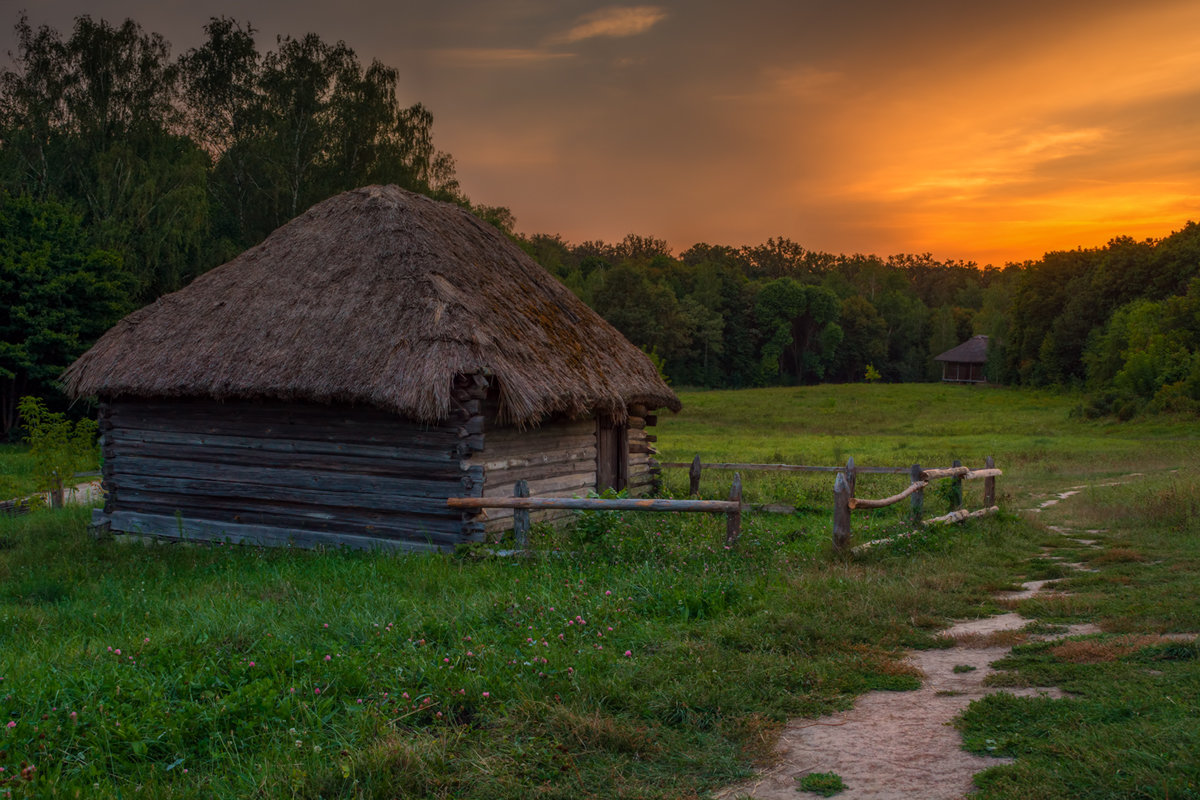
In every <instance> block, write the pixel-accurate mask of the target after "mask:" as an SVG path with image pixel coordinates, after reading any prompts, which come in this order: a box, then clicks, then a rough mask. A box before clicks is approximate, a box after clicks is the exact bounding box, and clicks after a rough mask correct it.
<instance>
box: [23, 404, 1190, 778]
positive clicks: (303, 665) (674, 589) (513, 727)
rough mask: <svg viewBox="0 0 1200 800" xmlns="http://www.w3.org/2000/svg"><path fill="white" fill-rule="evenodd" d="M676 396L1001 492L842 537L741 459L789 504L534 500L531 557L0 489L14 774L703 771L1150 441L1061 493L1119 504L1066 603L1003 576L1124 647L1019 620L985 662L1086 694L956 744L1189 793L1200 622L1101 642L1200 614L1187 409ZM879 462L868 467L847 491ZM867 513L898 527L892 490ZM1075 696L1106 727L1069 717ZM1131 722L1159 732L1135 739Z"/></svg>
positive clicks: (957, 611) (925, 612) (1013, 569)
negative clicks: (361, 549) (301, 535)
mask: <svg viewBox="0 0 1200 800" xmlns="http://www.w3.org/2000/svg"><path fill="white" fill-rule="evenodd" d="M683 400H684V404H685V411H684V412H683V413H682V414H680V415H678V416H671V415H667V414H664V415H662V416H661V417H660V421H659V428H658V431H657V433H658V434H659V446H660V449H661V450H662V451H663V457H664V459H665V460H675V459H677V460H681V461H682V460H690V459H691V457H692V456H693V455H695V454H696V453H701V454H702V455H703V457H704V458H705V460H715V459H721V460H725V459H728V460H734V459H736V460H740V461H790V462H792V463H818V464H835V463H841V462H844V460H845V458H846V457H848V456H854V458H855V459H856V461H857V462H858V463H859V464H864V465H886V466H893V465H895V466H906V465H908V464H909V463H912V462H919V463H921V464H923V465H938V466H941V465H945V464H948V462H949V460H950V459H952V458H961V459H962V460H963V461H964V462H966V463H968V464H970V465H977V464H978V463H980V462H981V461H982V458H983V456H985V455H989V454H991V455H994V456H995V458H996V460H997V463H998V464H999V465H1000V466H1001V467H1002V468H1003V469H1005V475H1004V477H1003V478H1002V479H1001V482H1000V487H999V488H1000V491H1001V499H1002V505H1004V506H1005V507H1006V508H1007V509H1009V511H1008V512H1006V513H1003V514H1001V515H999V516H998V517H992V518H987V519H985V520H980V521H975V522H973V523H971V524H969V525H968V526H965V527H962V528H957V529H953V530H939V531H933V532H930V533H927V534H925V535H922V536H919V537H915V538H913V539H909V540H906V541H905V542H904V543H903V544H901V545H897V546H895V547H881V548H879V549H878V550H877V551H872V552H870V553H869V554H868V555H864V556H861V557H856V558H853V559H848V560H844V559H839V558H835V557H833V556H832V554H831V553H830V551H829V531H830V511H829V498H830V496H831V491H832V477H831V476H829V475H824V476H803V477H797V478H787V479H782V478H779V477H770V478H766V479H764V478H761V477H752V476H747V486H748V488H747V493H748V495H749V499H751V500H764V501H765V500H771V501H776V502H784V503H788V504H791V505H795V506H797V507H798V510H797V513H795V514H788V515H778V514H777V515H767V514H751V515H747V518H746V521H745V532H744V534H743V539H742V541H741V543H740V544H739V547H738V548H737V549H735V550H726V549H725V548H724V547H722V546H721V544H720V542H721V539H722V535H723V530H724V523H723V520H721V519H720V518H719V517H712V518H710V517H706V516H704V515H633V514H630V515H626V516H624V517H622V516H619V515H615V516H592V517H583V518H581V519H580V520H579V523H578V524H577V526H576V527H575V528H574V529H572V530H565V531H560V532H552V531H548V530H542V531H540V532H539V534H538V537H537V539H538V551H537V554H536V557H534V558H532V559H529V560H524V561H515V560H512V559H496V558H488V557H483V556H480V555H478V554H470V553H467V554H460V555H458V556H413V557H400V558H397V557H389V556H382V555H375V554H362V553H342V552H338V553H311V552H291V551H267V550H259V549H254V548H233V547H222V546H217V547H192V546H165V545H159V546H140V545H125V544H118V543H114V542H100V543H97V542H93V541H92V540H90V539H89V538H88V537H87V536H86V534H85V533H84V526H85V521H86V518H87V511H86V510H85V509H79V510H67V511H62V512H51V511H47V510H43V511H38V512H36V513H33V514H30V515H28V516H26V517H21V518H16V519H9V520H0V716H2V718H3V720H5V722H3V723H0V724H3V725H5V726H6V727H4V729H3V730H0V767H3V768H4V771H3V772H0V795H2V793H3V792H9V793H11V794H12V796H14V797H21V796H50V797H53V796H63V797H75V796H87V797H130V796H149V797H178V798H191V797H196V798H199V797H206V798H207V797H214V796H218V797H234V796H236V797H306V798H318V797H321V798H330V797H347V798H349V797H364V798H365V797H369V798H389V797H399V796H404V797H480V798H484V797H486V798H506V797H513V798H516V797H520V798H530V797H547V798H552V797H562V798H568V797H570V798H578V797H596V798H608V797H664V798H666V797H689V796H704V795H706V794H707V793H708V792H710V791H712V790H714V789H716V788H719V787H720V786H723V785H727V784H729V783H731V782H733V781H735V780H738V779H740V778H743V777H745V776H746V775H748V774H749V771H750V770H752V769H753V768H754V765H755V764H756V763H759V762H761V761H762V760H763V759H766V758H768V757H769V754H770V752H771V745H772V742H773V737H774V735H775V733H776V732H777V731H778V730H779V727H780V725H781V724H782V722H783V721H784V720H785V719H787V718H789V717H793V716H800V715H819V714H822V713H827V712H829V711H832V710H835V709H840V708H845V707H847V706H849V705H851V704H852V703H853V701H854V698H855V696H857V695H858V694H860V693H862V692H864V691H867V690H870V689H892V690H904V689H907V688H911V687H913V686H915V685H916V681H917V678H916V677H915V676H914V675H912V674H910V672H909V670H908V669H907V668H905V667H904V666H903V665H902V664H900V663H899V661H898V657H899V655H900V653H901V651H902V650H903V649H905V648H914V647H916V648H920V647H938V646H945V644H946V642H944V641H942V640H939V639H938V638H937V637H936V635H935V634H936V632H937V630H939V629H940V628H941V627H943V626H944V625H945V624H946V623H947V621H948V620H950V619H952V618H962V617H972V616H980V615H984V614H989V613H994V612H996V611H997V610H999V609H998V607H997V606H996V604H995V602H994V601H993V600H992V599H991V594H992V593H993V592H994V591H996V590H998V589H1002V588H1011V587H1013V586H1014V585H1015V583H1016V582H1017V581H1019V580H1021V579H1024V578H1026V577H1027V576H1029V575H1030V574H1032V571H1033V570H1036V569H1039V567H1037V566H1036V562H1034V561H1031V558H1032V556H1034V555H1035V554H1037V553H1038V548H1039V546H1041V545H1042V544H1044V543H1045V542H1046V541H1048V539H1049V538H1050V536H1051V534H1049V533H1047V532H1046V531H1045V530H1044V529H1042V528H1040V527H1038V526H1035V525H1031V524H1029V523H1027V522H1025V521H1023V520H1022V519H1021V518H1020V517H1019V516H1018V515H1017V514H1015V513H1013V512H1012V511H1011V510H1012V509H1016V508H1022V507H1026V506H1028V505H1030V504H1032V503H1033V501H1034V500H1035V499H1037V496H1043V495H1045V494H1048V493H1049V492H1051V491H1058V490H1061V489H1063V488H1065V487H1067V486H1071V485H1075V484H1077V483H1082V482H1084V481H1088V480H1100V479H1103V478H1113V477H1116V476H1121V475H1127V474H1129V473H1131V472H1143V473H1145V475H1146V477H1145V478H1143V479H1139V480H1137V481H1135V482H1133V483H1130V484H1128V485H1125V486H1120V487H1113V488H1112V489H1096V490H1094V491H1091V492H1088V493H1087V494H1086V495H1084V496H1081V497H1080V498H1078V500H1079V501H1080V502H1079V505H1078V508H1079V509H1081V513H1084V514H1086V515H1093V516H1095V517H1096V518H1097V519H1100V520H1103V521H1104V522H1105V524H1104V525H1103V526H1102V527H1105V528H1106V529H1107V533H1105V534H1104V537H1105V544H1106V549H1104V550H1103V551H1094V552H1093V551H1089V552H1088V553H1081V554H1080V557H1081V558H1089V559H1094V560H1095V562H1096V567H1097V568H1098V569H1100V572H1098V573H1087V574H1081V575H1079V576H1073V577H1070V578H1068V579H1067V580H1068V581H1069V582H1070V585H1071V586H1072V587H1073V591H1075V594H1074V595H1072V596H1071V597H1073V598H1075V599H1072V600H1071V601H1069V602H1068V601H1056V602H1053V603H1051V602H1040V603H1031V604H1030V606H1029V607H1028V608H1025V607H1022V608H1021V611H1022V613H1025V614H1027V615H1028V616H1031V617H1036V618H1038V619H1039V620H1043V621H1044V624H1060V623H1061V622H1063V621H1071V620H1075V619H1082V618H1089V619H1096V620H1099V621H1100V622H1101V624H1102V626H1103V627H1104V629H1105V631H1107V632H1108V633H1106V634H1104V635H1102V636H1100V637H1093V638H1095V640H1096V641H1097V642H1098V643H1099V644H1098V645H1097V646H1096V648H1095V649H1096V651H1097V652H1108V650H1111V651H1113V652H1117V653H1118V656H1117V657H1115V658H1114V659H1110V660H1099V659H1095V660H1092V661H1088V660H1086V659H1084V660H1080V657H1079V656H1078V654H1076V655H1074V656H1072V657H1071V658H1065V657H1062V654H1061V653H1056V652H1054V651H1053V650H1052V649H1049V648H1040V647H1039V646H1034V645H1029V646H1027V647H1026V648H1023V649H1019V650H1018V651H1017V652H1016V653H1014V656H1013V658H1012V662H1011V664H1010V665H1009V666H1010V669H1009V670H1008V671H1006V672H1005V673H1003V676H1002V680H1006V681H1009V682H1011V683H1022V684H1028V683H1037V684H1039V685H1041V683H1044V682H1047V681H1051V682H1061V681H1067V682H1068V683H1070V688H1072V690H1073V691H1075V690H1078V691H1079V692H1080V698H1081V699H1080V700H1079V701H1075V700H1071V701H1046V704H1045V705H1037V706H1036V707H1032V706H1031V707H1029V708H1027V707H1026V706H1025V705H1024V703H1025V701H1021V703H1010V704H1008V705H1005V701H1003V700H1002V699H1001V700H997V701H988V702H986V703H981V704H976V707H973V709H972V711H971V712H970V713H968V715H967V716H966V717H965V718H964V720H963V721H962V726H963V730H964V735H965V737H966V741H967V742H968V744H969V746H971V747H973V748H975V749H978V750H980V751H984V752H996V753H1004V754H1015V755H1018V756H1020V758H1019V759H1018V761H1017V762H1016V763H1015V764H1014V765H1012V766H1004V767H999V768H997V769H995V770H992V771H989V772H988V773H985V774H984V776H982V777H981V779H980V780H981V783H982V784H983V785H984V787H985V788H984V791H985V792H986V793H988V794H987V796H989V797H1047V798H1049V797H1055V798H1058V797H1062V798H1067V797H1112V798H1116V797H1131V796H1137V797H1162V798H1168V797H1170V798H1178V797H1195V796H1200V795H1197V794H1196V792H1197V789H1196V777H1195V776H1196V769H1197V767H1196V756H1195V755H1194V754H1195V753H1196V752H1197V748H1196V747H1195V746H1194V745H1195V744H1196V741H1195V737H1196V735H1197V734H1196V732H1195V731H1194V725H1188V724H1187V723H1186V720H1188V718H1189V717H1190V718H1191V719H1193V720H1194V718H1195V716H1196V713H1197V711H1198V710H1200V697H1198V696H1197V694H1198V691H1197V686H1198V683H1200V669H1198V668H1197V667H1198V663H1200V662H1198V660H1197V658H1196V652H1195V648H1194V647H1192V648H1191V649H1188V647H1186V646H1173V645H1170V644H1169V643H1164V642H1157V641H1156V642H1155V643H1151V644H1146V645H1145V646H1139V647H1132V649H1130V647H1129V646H1126V645H1119V644H1114V645H1111V646H1109V645H1106V644H1105V643H1107V642H1109V641H1110V640H1115V639H1116V638H1117V637H1120V636H1124V635H1128V634H1130V633H1135V632H1136V633H1138V634H1146V633H1163V632H1171V631H1179V632H1182V631H1195V630H1197V629H1200V609H1198V608H1197V600H1196V598H1197V597H1198V596H1200V592H1197V589H1200V586H1198V585H1197V583H1198V580H1197V577H1196V576H1197V574H1198V573H1200V563H1198V560H1200V555H1198V553H1197V550H1196V544H1195V542H1196V537H1195V533H1196V527H1197V510H1198V509H1197V505H1196V502H1197V501H1196V500H1195V498H1196V497H1197V496H1198V495H1200V485H1198V479H1197V473H1196V466H1197V461H1198V458H1197V456H1196V427H1195V424H1194V421H1190V420H1183V419H1180V420H1170V419H1158V420H1155V421H1149V422H1134V423H1127V424H1125V425H1108V424H1104V423H1096V422H1084V421H1076V420H1073V419H1071V418H1069V416H1068V414H1069V411H1070V409H1071V407H1072V406H1073V405H1074V403H1075V401H1074V399H1073V398H1071V397H1064V396H1056V395H1050V394H1045V395H1042V394H1037V393H1030V392H1016V391H1009V390H974V389H967V388H962V387H943V386H937V385H929V386H843V387H815V388H808V389H776V390H762V391H748V392H708V393H688V394H685V395H684V396H683ZM1169 470H1179V471H1178V472H1170V471H1169ZM728 477H729V476H728V475H717V474H713V475H710V476H708V477H706V480H705V486H704V491H705V493H706V494H707V495H710V496H714V497H715V496H721V495H722V493H723V492H728ZM668 478H669V489H671V490H672V491H675V492H677V493H679V492H682V491H685V490H686V485H685V484H684V481H686V475H685V473H684V472H682V471H678V472H674V473H672V474H670V475H669V476H668ZM896 481H900V482H901V483H902V482H903V479H899V478H893V477H887V476H882V477H875V476H863V477H862V478H860V481H859V494H860V495H863V496H874V495H876V494H877V493H878V494H879V495H882V494H885V493H889V494H890V489H891V488H893V483H889V482H896ZM973 491H977V490H973ZM929 495H930V496H929V500H928V502H927V506H929V509H928V510H929V511H930V512H931V513H932V512H935V511H936V510H938V509H937V508H936V504H937V503H938V502H941V500H940V499H939V497H938V495H937V493H936V492H930V493H929ZM974 500H975V504H976V505H977V498H974ZM968 502H969V503H970V502H971V498H970V497H969V500H968ZM1062 513H1066V512H1065V511H1064V512H1062ZM855 526H856V531H857V532H858V535H860V536H867V537H871V536H878V535H883V534H885V533H887V532H890V531H893V530H898V529H900V528H901V527H902V525H901V520H900V518H899V515H898V514H897V513H894V512H893V513H890V514H885V513H882V512H877V513H876V515H875V516H873V517H867V516H866V515H863V516H862V517H859V516H856V518H855ZM1097 527H1101V526H1100V525H1097ZM1058 539H1060V540H1061V537H1058ZM1105 554H1107V555H1105ZM1041 569H1044V567H1042V568H1041ZM1106 647H1107V648H1108V649H1107V650H1106ZM1172 647H1174V649H1172ZM1083 649H1085V650H1086V649H1087V648H1083ZM1135 673H1136V681H1134V684H1135V685H1136V695H1135V699H1134V700H1133V701H1130V702H1129V703H1126V701H1125V700H1123V699H1122V698H1123V694H1122V691H1123V689H1122V687H1124V686H1126V685H1129V679H1130V677H1129V676H1130V675H1134V674H1135ZM1076 702H1079V703H1083V704H1084V705H1069V704H1071V703H1076ZM1056 703H1063V704H1068V705H1063V706H1059V705H1055V704H1056ZM1123 704H1124V705H1123ZM1026 719H1036V720H1038V721H1040V722H1041V723H1042V724H1039V725H1036V726H1029V725H1027V724H1026ZM1072 720H1082V721H1083V722H1085V723H1088V724H1091V723H1092V722H1095V724H1097V725H1099V724H1102V725H1104V726H1106V727H1104V728H1103V729H1102V730H1098V731H1094V732H1092V731H1089V729H1088V725H1087V724H1084V725H1075V726H1073V728H1072V726H1069V725H1068V726H1066V727H1067V728H1069V729H1068V730H1059V728H1060V727H1061V723H1063V722H1064V721H1067V722H1069V721H1072ZM1088 737H1091V738H1088ZM1189 737H1191V738H1189ZM1092 738H1095V739H1101V738H1102V739H1103V740H1104V741H1092ZM1130 741H1137V742H1139V743H1140V746H1139V750H1138V752H1139V753H1141V752H1142V751H1145V754H1144V756H1143V755H1135V756H1134V757H1131V756H1129V755H1128V754H1125V755H1122V751H1121V750H1120V749H1119V747H1120V745H1121V743H1124V744H1126V745H1127V744H1128V743H1129V742H1130ZM1085 747H1086V748H1094V752H1093V750H1089V757H1088V758H1087V759H1085V760H1083V761H1082V762H1078V759H1077V758H1076V755H1077V752H1076V751H1077V750H1079V749H1081V748H1085ZM1189 748H1190V749H1189ZM1077 762H1078V763H1079V764H1080V765H1077ZM1164 769H1165V772H1164V771H1163V770H1164ZM1114 770H1115V771H1119V772H1120V773H1121V774H1122V775H1125V776H1127V778H1126V780H1125V782H1124V783H1122V782H1120V781H1111V780H1106V778H1105V776H1106V775H1109V774H1110V773H1112V772H1113V771H1114ZM1133 786H1136V787H1138V788H1137V792H1140V793H1131V790H1130V787H1133Z"/></svg>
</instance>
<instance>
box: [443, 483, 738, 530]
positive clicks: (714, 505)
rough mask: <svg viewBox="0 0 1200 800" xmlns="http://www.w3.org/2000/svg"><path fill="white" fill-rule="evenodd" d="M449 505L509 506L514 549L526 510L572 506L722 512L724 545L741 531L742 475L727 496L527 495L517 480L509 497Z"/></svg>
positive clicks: (453, 501)
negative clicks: (677, 498) (609, 496)
mask: <svg viewBox="0 0 1200 800" xmlns="http://www.w3.org/2000/svg"><path fill="white" fill-rule="evenodd" d="M446 506H447V507H449V508H454V509H460V510H463V511H478V510H482V509H485V508H511V509H513V512H514V513H513V536H514V538H515V539H516V544H517V548H518V549H525V547H526V546H527V545H528V542H529V529H530V520H529V512H530V511H532V510H545V509H572V510H576V511H682V512H699V513H706V514H724V515H725V519H726V523H725V545H726V546H727V547H733V546H734V545H735V544H737V540H738V537H739V536H740V535H741V533H742V477H741V475H739V474H737V473H734V476H733V485H732V486H731V487H730V490H729V499H728V500H659V499H654V498H645V499H642V498H614V499H608V498H603V497H530V496H529V485H528V484H527V483H526V482H525V481H517V484H516V486H515V487H514V490H513V496H512V497H451V498H448V499H447V500H446Z"/></svg>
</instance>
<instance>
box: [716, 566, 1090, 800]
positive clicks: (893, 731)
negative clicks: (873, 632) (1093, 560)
mask: <svg viewBox="0 0 1200 800" xmlns="http://www.w3.org/2000/svg"><path fill="white" fill-rule="evenodd" d="M1045 583H1046V581H1030V582H1029V583H1027V584H1025V585H1024V587H1023V591H1022V592H1021V593H1012V594H1011V596H1013V597H1017V596H1020V597H1021V598H1024V597H1032V596H1033V595H1034V593H1035V592H1036V591H1037V590H1039V589H1041V588H1042V586H1043V585H1044V584H1045ZM1028 622H1029V621H1028V620H1026V619H1025V618H1023V617H1021V616H1020V615H1018V614H1015V613H1009V614H1001V615H999V616H995V617H988V618H986V619H978V620H971V621H968V622H960V623H958V624H957V625H954V626H952V627H950V628H948V629H946V630H945V631H943V633H944V634H945V635H947V636H949V637H951V638H953V639H954V640H955V641H956V645H955V646H954V647H950V648H946V649H943V650H918V651H914V652H912V653H909V655H908V656H907V658H906V659H905V660H906V661H907V662H908V663H909V664H911V665H912V666H914V667H916V668H917V669H919V670H920V671H921V672H922V673H923V674H924V675H925V680H924V682H923V684H922V686H921V688H920V689H918V690H916V691H913V692H870V693H868V694H865V695H863V696H862V697H861V698H859V699H858V701H857V703H855V706H854V708H852V709H850V710H849V711H844V712H842V713H840V714H835V715H833V716H830V717H823V718H821V719H819V720H796V721H793V722H791V723H789V724H788V726H787V727H786V728H785V729H784V731H783V734H782V735H781V736H780V740H779V745H778V754H779V763H778V764H777V765H776V766H774V767H772V768H771V769H769V770H767V771H766V772H764V773H762V774H760V775H758V776H756V777H755V778H754V779H752V780H750V781H747V782H745V783H741V784H738V785H736V786H732V787H729V788H727V789H725V790H723V791H721V792H720V793H719V794H717V797H719V798H723V799H726V800H731V799H732V798H739V797H747V798H761V800H781V799H782V798H788V799H789V800H796V798H798V797H809V796H815V795H807V794H802V795H798V794H797V792H796V787H797V780H798V779H799V778H801V777H803V776H804V775H807V774H808V773H810V772H836V773H837V774H838V775H840V776H841V778H842V781H843V782H844V783H845V784H846V790H845V791H843V792H841V793H839V794H838V795H837V796H838V797H839V798H845V800H852V799H854V800H859V799H860V800H868V798H899V797H920V798H926V799H927V800H951V799H952V798H958V797H962V796H963V795H964V794H965V793H967V792H969V791H970V790H971V786H972V784H971V776H973V775H974V774H975V773H977V772H980V771H982V770H984V769H987V768H988V767H992V766H995V765H997V764H1005V763H1008V760H1006V759H1000V758H987V757H984V756H977V755H973V754H972V753H968V752H966V751H965V750H963V749H962V737H961V736H960V735H959V733H958V731H957V730H955V729H954V728H953V727H952V726H951V721H952V720H953V719H954V718H955V717H956V716H958V714H959V713H960V712H961V711H962V710H963V709H965V708H966V707H967V705H968V704H969V703H970V702H971V701H972V700H977V699H979V698H981V697H983V696H984V695H986V694H990V693H991V692H994V691H996V690H995V689H991V688H988V687H985V686H984V685H983V682H984V678H986V677H987V676H988V675H989V674H991V673H992V672H993V670H992V669H991V666H990V664H991V663H992V662H993V661H996V660H998V659H1000V658H1003V657H1004V656H1005V655H1007V654H1008V652H1009V650H1010V649H1011V648H1012V645H1013V643H1014V641H1017V640H1022V639H1026V638H1028V637H1027V635H1026V634H1023V633H1020V631H1021V629H1022V628H1024V627H1025V626H1026V625H1027V624H1028ZM1090 632H1094V631H1093V630H1092V629H1084V628H1079V629H1072V630H1070V631H1069V632H1068V633H1066V634H1063V635H1064V636H1066V635H1078V634H1081V633H1090ZM956 667H957V668H958V671H955V668H956ZM1007 691H1012V692H1013V693H1014V694H1020V695H1039V694H1040V695H1046V696H1051V697H1060V696H1062V695H1061V693H1060V692H1058V691H1057V690H1048V689H1017V690H1007Z"/></svg>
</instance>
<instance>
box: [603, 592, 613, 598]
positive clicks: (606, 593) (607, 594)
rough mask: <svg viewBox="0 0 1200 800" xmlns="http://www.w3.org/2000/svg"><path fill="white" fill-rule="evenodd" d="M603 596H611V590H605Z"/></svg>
mask: <svg viewBox="0 0 1200 800" xmlns="http://www.w3.org/2000/svg"><path fill="white" fill-rule="evenodd" d="M604 596H605V597H612V592H605V593H604Z"/></svg>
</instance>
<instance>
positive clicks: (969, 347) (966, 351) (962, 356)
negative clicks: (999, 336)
mask: <svg viewBox="0 0 1200 800" xmlns="http://www.w3.org/2000/svg"><path fill="white" fill-rule="evenodd" d="M987 350H988V337H986V336H984V335H982V334H980V335H979V336H972V337H971V338H970V339H967V340H966V341H965V342H963V343H962V344H960V345H959V346H958V347H952V348H950V349H949V350H947V351H946V352H944V353H942V354H941V355H940V356H934V357H933V360H934V361H954V362H957V363H959V364H986V363H987Z"/></svg>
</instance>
